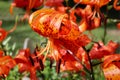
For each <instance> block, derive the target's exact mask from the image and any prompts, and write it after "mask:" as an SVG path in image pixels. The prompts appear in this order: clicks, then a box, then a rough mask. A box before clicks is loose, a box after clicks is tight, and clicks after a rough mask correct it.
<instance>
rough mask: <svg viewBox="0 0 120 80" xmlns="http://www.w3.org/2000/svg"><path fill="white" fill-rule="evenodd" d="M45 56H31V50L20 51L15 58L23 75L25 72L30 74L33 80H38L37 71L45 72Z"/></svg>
mask: <svg viewBox="0 0 120 80" xmlns="http://www.w3.org/2000/svg"><path fill="white" fill-rule="evenodd" d="M42 59H43V56H42V55H41V56H40V55H39V56H35V55H34V54H31V53H30V51H29V49H25V50H20V51H19V53H18V54H17V56H16V57H15V58H14V60H15V61H16V63H17V64H18V66H19V71H20V72H21V73H22V72H24V71H28V72H30V78H31V80H37V77H36V70H43V62H42Z"/></svg>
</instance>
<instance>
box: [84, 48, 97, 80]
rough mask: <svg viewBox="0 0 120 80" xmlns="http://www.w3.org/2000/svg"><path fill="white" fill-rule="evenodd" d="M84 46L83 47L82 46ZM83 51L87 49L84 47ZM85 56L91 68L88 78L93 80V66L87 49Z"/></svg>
mask: <svg viewBox="0 0 120 80" xmlns="http://www.w3.org/2000/svg"><path fill="white" fill-rule="evenodd" d="M83 48H84V47H83ZM84 50H85V51H87V50H86V49H85V48H84ZM87 57H88V61H89V63H90V69H91V72H90V78H91V80H95V76H94V70H93V66H92V62H91V58H90V56H89V53H88V51H87Z"/></svg>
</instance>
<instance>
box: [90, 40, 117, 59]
mask: <svg viewBox="0 0 120 80" xmlns="http://www.w3.org/2000/svg"><path fill="white" fill-rule="evenodd" d="M117 47H118V44H117V43H114V42H113V41H110V42H109V43H108V44H107V46H105V45H104V44H103V43H102V42H99V43H95V44H94V46H93V47H92V49H91V51H90V52H89V54H90V57H91V59H101V58H103V57H104V56H106V55H111V54H114V52H115V50H116V49H117Z"/></svg>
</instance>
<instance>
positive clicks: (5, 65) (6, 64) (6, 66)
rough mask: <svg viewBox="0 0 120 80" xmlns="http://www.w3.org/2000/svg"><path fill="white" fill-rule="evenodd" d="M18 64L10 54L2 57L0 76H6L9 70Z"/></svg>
mask: <svg viewBox="0 0 120 80" xmlns="http://www.w3.org/2000/svg"><path fill="white" fill-rule="evenodd" d="M15 65H16V62H15V61H14V59H12V57H10V56H3V57H0V76H2V77H6V76H7V75H8V74H9V71H10V70H11V69H12V68H13V67H14V66H15Z"/></svg>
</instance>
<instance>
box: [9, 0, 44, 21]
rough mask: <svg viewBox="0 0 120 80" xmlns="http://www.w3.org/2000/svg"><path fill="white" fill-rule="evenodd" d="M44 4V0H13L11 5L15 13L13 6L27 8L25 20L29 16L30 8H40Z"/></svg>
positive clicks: (11, 10)
mask: <svg viewBox="0 0 120 80" xmlns="http://www.w3.org/2000/svg"><path fill="white" fill-rule="evenodd" d="M42 4H43V0H13V2H12V3H11V6H10V13H11V14H13V8H14V7H18V8H23V9H25V10H26V13H25V15H24V16H23V18H22V19H23V20H24V19H27V18H29V14H30V10H31V9H33V8H38V7H40V6H41V5H42Z"/></svg>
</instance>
